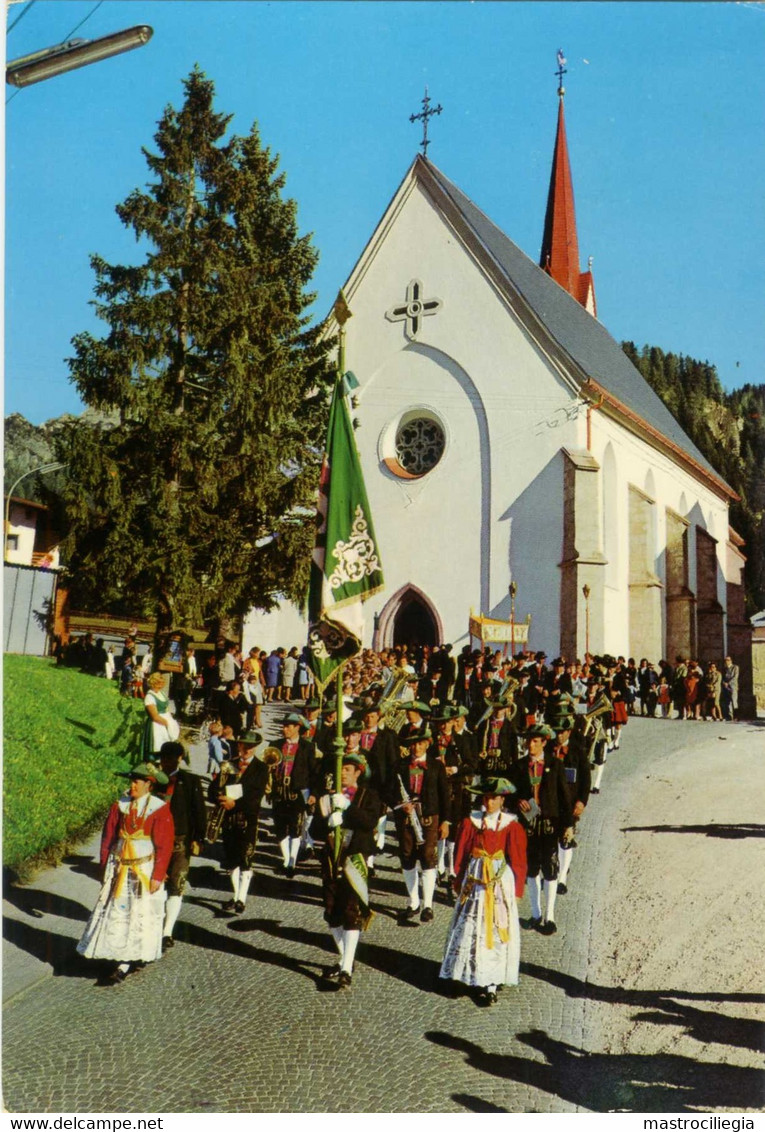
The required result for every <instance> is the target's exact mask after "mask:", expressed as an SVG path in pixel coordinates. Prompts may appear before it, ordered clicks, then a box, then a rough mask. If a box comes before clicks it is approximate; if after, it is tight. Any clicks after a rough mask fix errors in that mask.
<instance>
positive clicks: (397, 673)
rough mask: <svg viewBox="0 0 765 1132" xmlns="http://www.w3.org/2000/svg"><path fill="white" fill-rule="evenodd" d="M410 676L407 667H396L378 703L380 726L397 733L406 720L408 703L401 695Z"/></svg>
mask: <svg viewBox="0 0 765 1132" xmlns="http://www.w3.org/2000/svg"><path fill="white" fill-rule="evenodd" d="M408 678H409V673H408V672H407V671H406V669H405V668H396V669H394V670H393V673H392V675H391V676H390V678H389V680H388V683H387V684H386V685H385V688H384V690H383V694H382V696H381V697H380V701H379V703H378V704H377V707H378V710H379V712H380V726H381V727H384V728H386V730H388V731H393V732H395V733H396V734H398V732H399V731H400V730H401V728H402V727H403V726H404V723H405V722H406V703H402V702H401V699H400V697H401V693H402V692H403V690H404V688H405V687H406V682H407V680H408Z"/></svg>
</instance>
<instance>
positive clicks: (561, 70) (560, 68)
mask: <svg viewBox="0 0 765 1132" xmlns="http://www.w3.org/2000/svg"><path fill="white" fill-rule="evenodd" d="M557 58H558V70H557V71H556V72H555V74H556V75H557V78H558V94H559V95H560V96H561V98H563V95H564V94H565V93H566V88H565V87H564V85H563V76H564V75H566V74H568V71H567V70H566V68H565V66H564V64H565V62H566V56H565V55H564V54H563V48H562V47H559V48H558V56H557Z"/></svg>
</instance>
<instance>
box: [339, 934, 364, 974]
mask: <svg viewBox="0 0 765 1132" xmlns="http://www.w3.org/2000/svg"><path fill="white" fill-rule="evenodd" d="M360 935H361V932H360V931H352V932H343V959H342V964H341V967H342V969H343V971H345V972H346V974H348V975H351V974H353V960H354V957H355V955H356V945H357V944H358V942H359V936H360Z"/></svg>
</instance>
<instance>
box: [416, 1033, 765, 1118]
mask: <svg viewBox="0 0 765 1132" xmlns="http://www.w3.org/2000/svg"><path fill="white" fill-rule="evenodd" d="M425 1037H426V1038H427V1039H428V1041H431V1042H433V1043H434V1044H436V1045H440V1046H445V1047H447V1048H450V1049H453V1050H455V1052H457V1053H461V1054H463V1055H464V1057H465V1060H466V1061H467V1063H468V1065H470V1066H471V1067H473V1068H475V1069H478V1070H480V1071H482V1072H484V1073H489V1074H491V1075H492V1076H494V1077H500V1078H503V1079H504V1080H511V1081H518V1082H519V1083H521V1084H524V1085H530V1086H532V1087H533V1088H536V1089H539V1090H540V1091H542V1092H545V1093H548V1094H550V1095H551V1096H555V1097H561V1098H562V1099H563V1100H566V1101H569V1102H570V1103H571V1104H575V1105H578V1106H581V1107H582V1108H585V1109H591V1110H593V1111H595V1112H692V1111H695V1110H698V1109H701V1110H703V1111H707V1112H708V1111H713V1110H715V1109H718V1108H731V1109H734V1110H735V1111H741V1109H742V1108H759V1107H760V1106H761V1105H762V1101H763V1096H764V1092H765V1078H764V1077H763V1074H762V1073H761V1072H760V1071H759V1070H756V1069H746V1068H742V1067H739V1066H735V1065H724V1064H722V1063H721V1062H698V1061H693V1060H692V1059H691V1058H688V1057H680V1056H678V1055H676V1054H651V1055H645V1054H598V1053H587V1052H586V1051H585V1050H582V1049H578V1048H577V1047H576V1046H573V1045H570V1044H569V1043H568V1042H561V1041H557V1040H555V1039H554V1038H551V1037H549V1035H548V1034H546V1033H545V1032H544V1031H543V1030H530V1031H528V1032H526V1033H520V1034H518V1035H517V1039H518V1041H520V1042H521V1043H522V1044H523V1045H526V1046H529V1047H530V1048H531V1049H533V1050H536V1051H537V1052H538V1053H541V1054H542V1055H543V1056H544V1058H545V1060H544V1061H536V1060H532V1059H530V1058H527V1057H523V1056H518V1055H514V1054H495V1053H491V1052H489V1051H487V1050H485V1049H484V1048H483V1047H482V1046H479V1045H477V1044H476V1043H475V1042H470V1041H467V1040H466V1039H464V1038H459V1037H457V1036H456V1035H453V1034H446V1033H443V1032H441V1031H432V1030H431V1031H428V1032H427V1033H426V1034H425Z"/></svg>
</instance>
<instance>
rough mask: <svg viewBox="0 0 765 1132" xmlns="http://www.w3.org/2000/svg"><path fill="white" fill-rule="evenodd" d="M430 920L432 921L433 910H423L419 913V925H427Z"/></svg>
mask: <svg viewBox="0 0 765 1132" xmlns="http://www.w3.org/2000/svg"><path fill="white" fill-rule="evenodd" d="M432 919H433V909H432V908H423V910H422V911H421V912H420V923H421V924H429V923H430V921H431V920H432Z"/></svg>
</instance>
